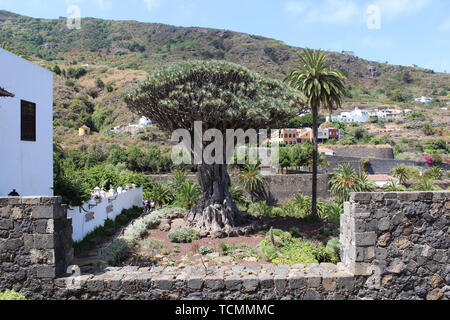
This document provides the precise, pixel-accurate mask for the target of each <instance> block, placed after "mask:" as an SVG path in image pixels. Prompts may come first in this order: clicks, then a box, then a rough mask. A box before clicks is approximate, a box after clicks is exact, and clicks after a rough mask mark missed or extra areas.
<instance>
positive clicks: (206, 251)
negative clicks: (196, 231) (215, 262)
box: [199, 246, 215, 256]
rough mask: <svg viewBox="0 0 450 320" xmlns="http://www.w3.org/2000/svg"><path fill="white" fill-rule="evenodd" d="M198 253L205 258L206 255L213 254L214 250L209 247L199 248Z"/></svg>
mask: <svg viewBox="0 0 450 320" xmlns="http://www.w3.org/2000/svg"><path fill="white" fill-rule="evenodd" d="M199 251H200V254H201V255H202V256H206V255H207V254H210V253H213V252H214V251H215V249H214V248H211V247H206V246H203V247H200V249H199Z"/></svg>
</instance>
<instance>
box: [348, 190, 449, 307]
mask: <svg viewBox="0 0 450 320" xmlns="http://www.w3.org/2000/svg"><path fill="white" fill-rule="evenodd" d="M449 218H450V192H402V193H355V194H352V195H351V199H350V202H348V203H346V204H345V214H344V215H343V216H342V217H341V258H342V261H343V263H344V265H345V266H346V267H347V268H348V270H349V272H351V273H352V274H354V275H355V276H364V277H368V278H367V279H365V278H364V279H363V280H362V282H361V288H360V289H359V290H358V294H357V297H358V298H371V299H436V298H441V297H443V296H444V294H447V295H448V294H449V293H450V292H449V289H450V287H448V285H449V281H450V265H449V263H448V261H449V260H448V258H449V257H448V252H449V248H450V239H449V235H448V231H449Z"/></svg>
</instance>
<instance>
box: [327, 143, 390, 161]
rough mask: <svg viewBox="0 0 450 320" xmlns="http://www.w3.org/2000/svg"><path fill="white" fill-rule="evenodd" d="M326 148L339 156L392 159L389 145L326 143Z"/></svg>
mask: <svg viewBox="0 0 450 320" xmlns="http://www.w3.org/2000/svg"><path fill="white" fill-rule="evenodd" d="M327 148H329V149H331V150H333V151H334V152H335V154H336V156H339V157H351V158H375V159H394V149H392V147H390V146H386V147H370V146H333V145H327Z"/></svg>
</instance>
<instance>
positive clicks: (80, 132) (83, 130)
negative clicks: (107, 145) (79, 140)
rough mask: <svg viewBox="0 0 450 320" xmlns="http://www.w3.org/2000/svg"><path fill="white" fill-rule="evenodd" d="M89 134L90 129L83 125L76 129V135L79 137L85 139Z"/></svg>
mask: <svg viewBox="0 0 450 320" xmlns="http://www.w3.org/2000/svg"><path fill="white" fill-rule="evenodd" d="M90 134H91V128H89V127H88V126H86V125H84V126H82V127H81V128H79V129H78V135H79V136H80V137H85V136H88V135H90Z"/></svg>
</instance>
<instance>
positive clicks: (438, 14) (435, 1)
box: [0, 0, 450, 72]
mask: <svg viewBox="0 0 450 320" xmlns="http://www.w3.org/2000/svg"><path fill="white" fill-rule="evenodd" d="M70 5H77V6H79V8H80V10H81V16H82V17H97V18H106V19H114V20H137V21H142V22H159V23H166V24H171V25H176V26H200V27H211V28H219V29H228V30H233V31H239V32H246V33H250V34H255V35H262V36H266V37H269V38H274V39H277V40H281V41H284V42H285V43H286V44H289V45H293V46H298V47H310V48H314V49H318V48H321V49H324V50H331V51H338V52H340V51H342V50H350V51H354V52H355V54H356V55H357V56H358V57H361V58H364V59H368V60H374V61H379V62H385V61H388V62H389V63H392V64H401V65H410V64H417V65H419V66H421V67H426V68H430V69H433V70H435V71H440V72H442V71H447V72H450V1H449V0H370V1H367V0H225V1H224V0H221V1H217V0H127V1H123V0H14V1H13V0H0V8H1V9H4V10H9V11H13V12H16V13H19V14H23V15H27V16H32V17H39V18H57V17H59V16H68V14H67V9H68V7H69V6H70Z"/></svg>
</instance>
